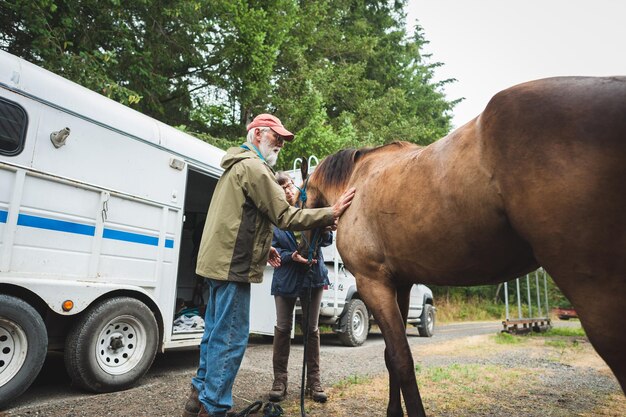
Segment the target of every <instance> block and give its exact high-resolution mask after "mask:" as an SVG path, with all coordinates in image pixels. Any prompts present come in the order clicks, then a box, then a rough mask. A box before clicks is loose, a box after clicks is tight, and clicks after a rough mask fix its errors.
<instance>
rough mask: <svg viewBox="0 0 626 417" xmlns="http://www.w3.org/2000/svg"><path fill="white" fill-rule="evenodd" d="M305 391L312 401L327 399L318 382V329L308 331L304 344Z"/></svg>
mask: <svg viewBox="0 0 626 417" xmlns="http://www.w3.org/2000/svg"><path fill="white" fill-rule="evenodd" d="M306 371H307V372H306V373H307V378H306V393H307V395H309V396H310V397H311V398H312V399H313V401H315V402H318V403H324V402H326V400H327V399H328V397H327V395H326V393H325V392H324V389H323V388H322V383H321V382H320V331H319V329H317V330H316V331H314V332H311V333H309V337H308V339H307V345H306Z"/></svg>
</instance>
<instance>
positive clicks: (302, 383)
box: [300, 229, 322, 417]
mask: <svg viewBox="0 0 626 417" xmlns="http://www.w3.org/2000/svg"><path fill="white" fill-rule="evenodd" d="M321 236H322V235H321V233H319V229H315V231H314V232H313V237H312V239H311V243H314V244H311V245H309V256H308V265H309V267H308V270H307V274H308V273H309V272H310V271H311V268H312V265H313V254H314V253H315V252H316V251H317V249H318V247H319V244H320V243H321V240H322V237H321ZM302 239H303V240H304V241H305V242H306V238H305V237H304V235H303V236H302ZM309 281H310V280H309ZM311 284H312V282H309V289H308V291H307V306H306V320H303V321H304V323H302V327H303V329H302V332H303V333H304V336H303V343H304V349H303V354H302V378H301V380H300V416H301V417H306V413H305V412H304V394H305V392H304V391H305V378H306V353H307V345H308V344H309V320H310V314H311V291H312V285H311Z"/></svg>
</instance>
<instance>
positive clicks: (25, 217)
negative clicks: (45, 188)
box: [17, 214, 96, 236]
mask: <svg viewBox="0 0 626 417" xmlns="http://www.w3.org/2000/svg"><path fill="white" fill-rule="evenodd" d="M17 225H18V226H26V227H35V228H37V229H47V230H56V231H58V232H66V233H75V234H78V235H87V236H93V235H94V234H95V233H96V227H95V226H90V225H87V224H80V223H73V222H66V221H64V220H55V219H47V218H45V217H39V216H31V215H29V214H20V215H19V217H18V218H17Z"/></svg>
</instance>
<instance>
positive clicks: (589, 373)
mask: <svg viewBox="0 0 626 417" xmlns="http://www.w3.org/2000/svg"><path fill="white" fill-rule="evenodd" d="M499 330H500V325H499V324H498V323H469V324H468V323H464V324H452V325H444V326H441V325H439V326H437V328H436V330H435V336H433V337H432V338H421V337H418V336H417V332H416V331H415V330H414V329H411V330H409V333H410V335H409V342H410V344H411V346H412V349H413V351H414V352H417V353H418V354H417V355H416V362H418V363H420V366H423V367H428V366H442V365H445V364H449V363H452V362H454V363H464V362H467V361H472V362H473V363H476V361H477V359H476V358H475V357H471V358H470V357H467V358H465V357H462V356H459V355H458V354H456V355H445V354H444V355H429V356H425V357H424V358H419V351H420V349H426V348H427V347H428V346H432V345H436V344H440V343H444V342H449V341H451V340H463V338H466V337H468V336H471V335H480V334H495V333H497V332H498V331H499ZM383 349H384V342H383V339H382V336H381V335H380V333H373V334H371V335H370V337H369V338H368V340H367V341H366V343H365V344H364V345H363V346H361V347H357V348H349V347H344V346H342V345H340V343H339V341H338V339H337V337H336V336H335V335H332V334H331V335H323V336H322V350H321V363H322V378H323V383H324V385H325V386H327V387H330V386H332V385H335V384H337V383H338V382H340V381H342V380H345V379H346V378H348V377H351V376H354V375H357V376H359V377H362V376H371V377H374V376H378V375H383V374H385V373H386V368H385V365H384V360H383ZM431 350H432V349H431ZM271 351H272V345H271V340H267V339H265V338H261V337H252V338H251V341H250V344H249V346H248V349H247V351H246V356H245V358H244V361H243V363H242V366H241V370H240V372H239V374H238V377H237V380H236V381H235V388H234V397H235V398H234V400H235V409H241V408H243V407H245V406H246V405H247V404H249V403H250V402H252V401H255V400H259V399H261V400H264V401H267V391H268V389H269V387H270V384H271V382H272V373H271ZM197 355H198V353H197V350H195V349H194V350H189V351H178V352H169V353H166V354H162V355H158V356H157V358H156V361H155V363H154V365H153V367H152V369H151V370H150V372H149V373H148V375H147V376H146V377H144V378H143V380H142V381H141V383H140V384H139V385H138V386H136V387H135V388H133V389H130V390H128V391H124V392H117V393H110V394H99V395H94V394H88V393H83V392H80V391H77V390H75V389H74V388H72V387H71V386H70V384H69V379H68V377H67V375H66V373H65V370H64V368H63V360H62V357H61V356H60V355H50V357H49V358H48V360H47V361H46V364H45V365H44V369H43V371H42V374H41V375H40V377H39V378H38V379H37V381H36V382H35V383H34V385H33V386H32V387H31V388H30V389H29V390H28V391H27V392H26V393H25V394H24V395H23V396H22V397H21V398H20V399H18V400H17V401H16V402H14V403H13V404H12V405H11V408H9V409H7V410H5V411H4V412H0V416H1V417H9V416H11V417H17V416H59V417H61V416H89V417H91V416H93V417H96V416H98V417H99V416H129V417H134V416H178V415H180V413H181V407H182V405H183V404H184V400H185V398H186V396H187V394H188V390H189V381H190V379H191V377H192V376H193V375H194V373H195V366H196V363H197ZM291 358H292V360H291V361H290V366H289V367H290V377H291V379H290V386H289V391H290V398H291V399H296V398H297V396H298V395H299V386H300V384H299V380H300V373H301V361H302V343H301V340H297V339H296V340H295V341H294V344H293V347H292V356H291ZM478 361H479V362H480V361H482V362H484V363H492V364H500V365H501V364H505V365H506V366H519V365H520V364H521V365H523V366H532V367H537V366H539V367H541V366H545V367H548V368H551V369H552V370H557V371H558V372H557V373H556V374H557V375H559V376H558V378H557V379H556V380H546V381H545V384H546V386H548V387H552V388H553V389H559V387H561V388H562V386H563V384H564V383H567V384H569V385H568V387H569V388H568V389H569V390H571V389H574V391H575V388H576V387H577V386H581V385H586V386H588V385H591V386H592V388H593V390H596V391H598V392H614V391H616V385H617V384H616V380H615V378H613V377H612V376H611V375H607V374H606V373H598V372H595V371H593V370H585V369H583V370H580V369H578V368H572V367H568V366H561V365H559V364H555V363H554V362H553V361H549V360H543V359H542V358H532V357H528V356H525V355H523V354H520V353H515V354H513V353H511V354H503V355H498V356H495V357H487V358H482V359H479V360H478ZM531 362H532V363H531ZM550 375H555V373H554V372H551V373H550ZM584 400H585V399H584V398H583V399H580V402H581V403H583V402H584ZM315 415H321V414H315ZM363 415H365V414H363ZM382 415H383V414H381V416H382ZM437 415H444V414H437ZM491 415H497V414H491ZM509 415H520V416H522V415H523V416H531V415H533V414H509ZM615 415H616V416H622V415H626V414H615ZM372 416H375V414H372Z"/></svg>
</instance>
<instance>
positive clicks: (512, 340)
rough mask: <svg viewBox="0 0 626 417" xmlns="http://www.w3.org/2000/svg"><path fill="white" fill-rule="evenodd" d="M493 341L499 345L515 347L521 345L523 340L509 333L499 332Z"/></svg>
mask: <svg viewBox="0 0 626 417" xmlns="http://www.w3.org/2000/svg"><path fill="white" fill-rule="evenodd" d="M494 340H495V341H496V343H497V344H499V345H516V344H519V343H522V342H523V341H524V340H525V339H524V338H522V337H520V336H515V335H512V334H510V333H506V332H500V333H498V334H497V335H496V336H495V338H494Z"/></svg>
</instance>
